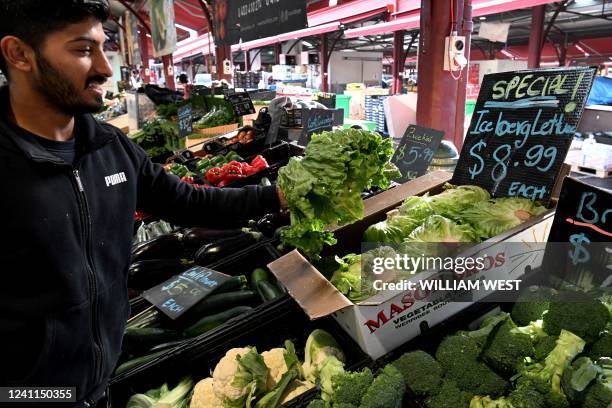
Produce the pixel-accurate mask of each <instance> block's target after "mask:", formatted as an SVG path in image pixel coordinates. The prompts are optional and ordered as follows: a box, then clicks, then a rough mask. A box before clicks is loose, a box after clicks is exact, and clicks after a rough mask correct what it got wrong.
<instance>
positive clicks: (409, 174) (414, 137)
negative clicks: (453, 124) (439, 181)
mask: <svg viewBox="0 0 612 408" xmlns="http://www.w3.org/2000/svg"><path fill="white" fill-rule="evenodd" d="M443 137H444V132H442V131H441V130H436V129H429V128H426V127H422V126H417V125H410V126H408V129H406V132H405V133H404V136H403V137H402V140H401V141H400V143H399V145H398V146H397V149H396V150H395V154H394V155H393V158H392V159H391V161H392V162H393V164H395V165H396V166H397V168H398V169H399V171H400V173H402V177H401V179H398V180H395V181H397V182H398V183H405V182H406V181H409V180H412V179H415V178H417V177H420V176H422V175H423V174H425V172H427V168H428V167H429V164H430V163H431V160H432V159H433V157H434V154H435V152H436V150H438V147H439V146H440V143H441V142H442V138H443Z"/></svg>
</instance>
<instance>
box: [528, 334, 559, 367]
mask: <svg viewBox="0 0 612 408" xmlns="http://www.w3.org/2000/svg"><path fill="white" fill-rule="evenodd" d="M557 339H558V337H557V336H544V337H540V338H538V339H537V340H536V341H535V343H534V344H533V349H534V351H535V353H534V355H533V356H534V358H535V359H536V361H542V360H544V359H545V358H546V356H547V355H549V354H550V352H551V351H553V349H554V348H555V346H556V345H557Z"/></svg>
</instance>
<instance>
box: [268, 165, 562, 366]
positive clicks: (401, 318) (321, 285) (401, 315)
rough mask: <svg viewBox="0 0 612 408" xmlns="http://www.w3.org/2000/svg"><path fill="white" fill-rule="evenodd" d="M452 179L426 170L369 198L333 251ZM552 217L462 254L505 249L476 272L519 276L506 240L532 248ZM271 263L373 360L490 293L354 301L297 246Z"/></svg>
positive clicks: (538, 257)
mask: <svg viewBox="0 0 612 408" xmlns="http://www.w3.org/2000/svg"><path fill="white" fill-rule="evenodd" d="M565 170H567V169H565ZM448 179H450V173H446V172H435V173H430V174H426V175H425V176H422V177H419V178H417V179H415V180H413V181H411V182H408V183H405V184H403V185H401V186H399V187H396V188H394V189H391V190H387V191H385V192H384V193H381V194H379V195H378V196H374V197H372V198H371V199H369V200H366V202H365V208H366V215H365V217H364V219H363V220H361V221H358V222H356V223H354V224H351V225H348V226H343V227H336V228H334V229H333V230H334V232H335V233H336V236H337V238H338V245H337V246H336V247H335V248H332V249H331V252H332V253H337V254H345V253H348V252H359V250H360V245H361V237H362V235H363V232H364V231H365V229H366V228H367V227H368V226H369V225H371V224H373V223H376V222H378V221H382V220H384V219H386V214H387V212H388V211H390V210H391V209H393V208H395V207H397V206H399V205H400V204H401V203H402V202H403V201H404V200H405V199H406V198H407V197H409V196H413V195H421V194H424V193H426V192H429V193H430V194H436V193H438V192H440V190H441V188H442V185H443V184H444V182H445V181H447V180H448ZM553 216H554V211H553V210H549V211H547V212H546V213H544V214H543V215H541V216H539V217H535V218H533V219H531V220H529V221H528V222H526V223H524V224H522V225H520V226H518V227H516V228H513V229H511V230H509V231H506V232H505V233H504V234H501V235H499V236H497V237H494V238H492V239H490V240H487V241H485V242H482V243H480V244H478V245H476V246H474V247H472V248H470V250H469V252H466V253H464V254H462V255H471V256H478V255H484V254H487V255H489V256H491V257H493V258H496V257H498V256H499V255H500V254H502V256H501V257H499V258H498V259H499V260H500V261H499V262H490V264H491V266H490V268H489V269H488V270H486V271H481V272H479V273H478V274H476V275H479V276H484V274H486V277H487V278H497V279H518V278H520V277H521V276H522V275H523V274H524V273H525V265H526V264H525V265H522V264H523V263H524V257H520V256H516V255H517V254H515V253H504V251H508V249H507V248H506V246H504V243H507V242H515V243H518V244H516V245H514V246H512V248H513V249H512V250H511V251H510V252H512V251H515V249H516V250H520V248H521V247H522V245H524V246H525V248H524V252H525V253H527V252H529V251H530V248H529V246H530V243H533V242H546V240H547V238H548V233H549V231H550V226H551V225H552V221H553V218H554V217H553ZM521 243H522V244H521ZM540 249H541V251H536V252H537V253H535V254H534V256H533V257H532V258H533V259H531V258H530V260H529V263H528V264H529V265H530V266H531V267H537V266H539V265H541V262H542V258H543V255H544V251H543V247H542V248H540ZM501 259H503V262H501ZM268 268H269V269H270V271H272V273H274V275H275V276H276V277H277V278H278V279H279V280H280V281H281V282H282V283H283V284H284V285H285V287H286V288H287V290H288V291H289V294H290V295H291V296H292V297H293V298H294V299H295V300H296V301H297V303H298V304H299V305H300V306H301V307H302V309H304V311H305V312H306V314H308V316H309V317H310V318H311V319H318V318H321V317H324V316H329V315H332V316H333V317H334V319H335V320H336V321H338V323H339V324H340V325H341V326H342V327H343V328H344V329H345V330H346V331H347V333H349V335H350V336H351V337H352V338H353V339H354V340H355V341H356V342H357V343H358V344H359V345H360V347H361V348H362V349H363V350H364V351H365V352H366V353H367V354H368V355H370V356H371V357H372V358H374V359H376V358H379V357H381V356H382V355H384V354H386V353H388V352H389V351H391V350H393V349H394V348H396V347H398V346H399V345H401V344H403V343H405V342H406V341H408V340H410V339H412V338H414V337H416V336H418V335H419V334H420V333H421V331H422V330H423V329H426V328H428V327H431V326H433V325H435V324H437V323H440V322H441V321H443V320H445V319H447V318H448V317H450V316H452V315H453V314H455V313H458V312H459V311H461V310H463V309H465V308H467V307H468V306H469V305H471V304H472V302H473V301H477V300H480V299H482V298H484V297H485V296H486V295H487V294H490V292H486V291H482V290H481V291H478V292H477V293H476V294H475V295H474V296H475V297H474V298H473V299H472V301H471V302H467V301H466V302H457V301H455V302H448V299H445V298H440V296H439V295H438V296H437V295H436V294H435V292H434V293H431V294H427V295H425V294H423V293H422V292H420V291H418V290H417V291H414V292H413V291H403V292H398V291H383V292H379V293H378V294H377V295H375V296H373V297H371V298H369V299H367V300H365V301H363V302H361V303H359V304H353V303H352V302H351V301H350V300H348V299H347V298H346V297H345V296H344V295H342V294H341V293H340V292H339V291H338V290H337V289H336V288H335V287H334V286H333V285H332V284H331V283H330V282H329V281H328V280H327V279H326V278H325V277H324V276H323V275H322V274H321V273H320V272H319V271H318V270H317V269H316V268H315V267H314V266H313V265H312V264H311V263H310V262H308V260H307V259H306V258H304V257H303V256H302V255H301V254H300V253H299V252H298V251H297V250H296V251H293V252H290V253H288V254H286V255H285V256H283V257H281V258H279V259H278V260H276V261H274V262H272V263H270V264H269V265H268ZM437 273H438V272H437V271H428V272H424V273H421V274H418V275H415V277H414V278H412V279H410V280H413V281H415V280H423V279H427V278H430V277H433V276H434V275H436V274H437ZM479 276H476V277H479Z"/></svg>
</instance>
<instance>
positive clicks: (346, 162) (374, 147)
mask: <svg viewBox="0 0 612 408" xmlns="http://www.w3.org/2000/svg"><path fill="white" fill-rule="evenodd" d="M392 155H393V143H392V142H391V140H390V139H385V138H383V137H382V136H380V135H379V134H378V133H375V132H368V131H364V130H358V129H342V130H338V131H334V132H323V133H320V134H316V135H313V137H312V140H311V141H310V143H309V144H308V146H307V147H306V151H305V156H304V158H303V159H301V160H300V159H297V158H291V159H290V161H289V164H288V165H287V166H285V167H283V168H281V169H280V170H279V173H278V183H279V185H280V187H281V188H282V190H283V192H284V194H285V198H286V199H287V202H288V204H289V210H290V214H291V226H290V227H289V228H287V229H285V230H283V232H282V235H281V239H282V241H283V243H284V244H286V245H291V246H294V247H296V248H299V249H301V250H302V251H303V252H304V253H305V254H306V255H307V256H310V257H315V258H316V257H318V254H319V253H320V252H321V250H322V249H323V246H324V245H325V244H330V245H331V244H334V243H335V242H336V240H335V238H334V236H333V234H332V233H331V232H328V231H326V230H325V228H326V227H328V226H331V225H336V224H347V223H351V222H354V221H357V220H359V219H361V218H362V217H363V201H362V199H361V192H362V191H363V190H365V189H368V188H371V187H372V186H378V187H381V188H387V187H388V186H389V183H390V180H391V179H393V178H395V177H397V176H399V171H398V170H397V168H396V167H395V166H394V165H392V164H391V163H390V162H389V160H390V159H391V157H392Z"/></svg>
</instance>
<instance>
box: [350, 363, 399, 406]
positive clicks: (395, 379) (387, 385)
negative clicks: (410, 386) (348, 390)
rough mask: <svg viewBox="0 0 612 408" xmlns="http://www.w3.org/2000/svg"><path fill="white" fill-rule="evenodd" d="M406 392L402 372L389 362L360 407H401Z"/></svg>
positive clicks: (362, 400) (367, 392)
mask: <svg viewBox="0 0 612 408" xmlns="http://www.w3.org/2000/svg"><path fill="white" fill-rule="evenodd" d="M405 392H406V383H405V382H404V377H402V373H400V372H399V370H398V369H397V368H395V367H393V366H392V365H391V364H387V365H386V366H385V367H384V368H383V370H382V371H381V372H380V374H378V375H377V376H376V378H375V379H374V381H373V382H372V385H370V387H369V388H368V390H367V391H366V393H365V395H364V396H363V398H362V399H361V405H360V406H359V408H400V407H401V406H402V397H403V396H404V393H405Z"/></svg>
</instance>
